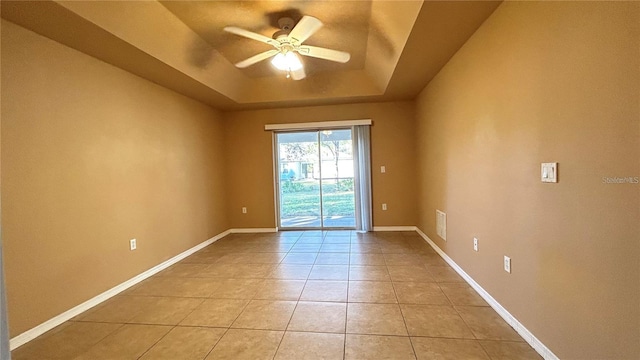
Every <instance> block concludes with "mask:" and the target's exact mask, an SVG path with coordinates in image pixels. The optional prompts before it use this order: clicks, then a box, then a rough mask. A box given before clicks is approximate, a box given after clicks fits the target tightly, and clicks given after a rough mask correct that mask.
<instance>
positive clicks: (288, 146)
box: [276, 131, 322, 228]
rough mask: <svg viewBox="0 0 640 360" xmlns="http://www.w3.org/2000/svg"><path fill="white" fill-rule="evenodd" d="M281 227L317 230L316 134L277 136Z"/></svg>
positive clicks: (317, 151)
mask: <svg viewBox="0 0 640 360" xmlns="http://www.w3.org/2000/svg"><path fill="white" fill-rule="evenodd" d="M276 136H277V144H278V185H279V186H278V188H279V195H280V199H279V204H280V206H279V208H280V210H279V211H280V227H282V228H320V227H322V209H321V201H320V153H319V144H318V132H317V131H313V132H295V133H278V134H276Z"/></svg>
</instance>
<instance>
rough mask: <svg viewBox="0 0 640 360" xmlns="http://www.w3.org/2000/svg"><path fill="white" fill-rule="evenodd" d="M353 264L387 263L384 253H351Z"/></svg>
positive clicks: (351, 262)
mask: <svg viewBox="0 0 640 360" xmlns="http://www.w3.org/2000/svg"><path fill="white" fill-rule="evenodd" d="M349 263H350V264H351V265H385V262H384V256H383V255H382V254H371V253H353V252H352V253H351V258H350V262H349Z"/></svg>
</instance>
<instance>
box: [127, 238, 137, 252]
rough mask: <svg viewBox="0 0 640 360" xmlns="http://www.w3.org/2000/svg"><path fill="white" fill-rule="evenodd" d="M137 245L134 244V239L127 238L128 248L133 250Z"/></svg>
mask: <svg viewBox="0 0 640 360" xmlns="http://www.w3.org/2000/svg"><path fill="white" fill-rule="evenodd" d="M137 248H138V246H137V245H136V239H131V240H129V250H135V249H137Z"/></svg>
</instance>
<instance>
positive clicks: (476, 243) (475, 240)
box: [473, 238, 478, 251]
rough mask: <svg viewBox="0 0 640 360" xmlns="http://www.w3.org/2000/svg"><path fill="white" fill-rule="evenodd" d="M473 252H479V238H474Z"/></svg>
mask: <svg viewBox="0 0 640 360" xmlns="http://www.w3.org/2000/svg"><path fill="white" fill-rule="evenodd" d="M473 250H474V251H478V238H473Z"/></svg>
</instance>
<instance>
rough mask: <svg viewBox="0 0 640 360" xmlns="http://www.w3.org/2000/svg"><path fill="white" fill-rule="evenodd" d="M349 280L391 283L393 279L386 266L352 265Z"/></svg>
mask: <svg viewBox="0 0 640 360" xmlns="http://www.w3.org/2000/svg"><path fill="white" fill-rule="evenodd" d="M349 280H372V281H391V277H390V276H389V272H388V271H387V267H386V266H378V265H351V266H349Z"/></svg>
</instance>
